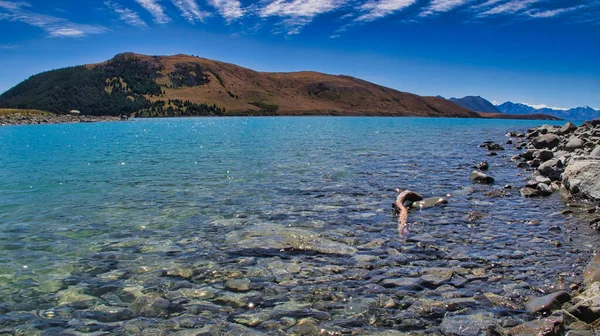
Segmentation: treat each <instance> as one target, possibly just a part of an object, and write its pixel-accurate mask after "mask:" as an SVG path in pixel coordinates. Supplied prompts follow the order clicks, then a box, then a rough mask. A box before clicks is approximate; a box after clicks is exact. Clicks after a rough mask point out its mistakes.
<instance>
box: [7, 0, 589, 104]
mask: <svg viewBox="0 0 600 336" xmlns="http://www.w3.org/2000/svg"><path fill="white" fill-rule="evenodd" d="M122 52H136V53H142V54H148V55H173V54H190V55H196V56H200V57H205V58H210V59H215V60H219V61H224V62H229V63H234V64H237V65H240V66H244V67H247V68H251V69H254V70H258V71H272V72H287V71H302V70H313V71H320V72H325V73H329V74H344V75H350V76H354V77H358V78H362V79H365V80H368V81H371V82H374V83H377V84H381V85H385V86H388V87H391V88H394V89H397V90H400V91H405V92H412V93H416V94H419V95H427V96H435V95H441V96H444V97H446V98H449V97H463V96H467V95H475V96H477V95H479V96H482V97H484V98H486V99H488V100H490V101H493V102H496V103H502V102H505V101H513V102H521V103H526V104H530V105H535V106H549V107H558V108H570V107H576V106H591V107H593V108H596V109H600V0H587V1H583V0H253V1H250V0H85V1H83V0H79V1H75V0H24V1H19V0H16V1H15V0H0V92H4V91H6V90H8V89H10V88H11V87H13V86H15V85H16V84H18V83H19V82H21V81H23V80H25V79H27V78H28V77H29V76H32V75H34V74H36V73H39V72H42V71H47V70H52V69H57V68H62V67H67V66H74V65H81V64H90V63H98V62H102V61H105V60H108V59H110V58H112V57H113V56H114V55H116V54H118V53H122Z"/></svg>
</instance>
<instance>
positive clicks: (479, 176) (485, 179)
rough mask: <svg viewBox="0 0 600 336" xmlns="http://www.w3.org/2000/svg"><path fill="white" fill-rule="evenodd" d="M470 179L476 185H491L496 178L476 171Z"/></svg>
mask: <svg viewBox="0 0 600 336" xmlns="http://www.w3.org/2000/svg"><path fill="white" fill-rule="evenodd" d="M469 179H470V180H471V181H472V182H475V183H483V184H491V183H494V178H493V177H491V176H488V175H486V174H484V173H481V172H478V171H476V170H474V171H473V172H472V173H471V175H470V176H469Z"/></svg>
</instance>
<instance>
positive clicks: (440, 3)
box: [419, 0, 494, 16]
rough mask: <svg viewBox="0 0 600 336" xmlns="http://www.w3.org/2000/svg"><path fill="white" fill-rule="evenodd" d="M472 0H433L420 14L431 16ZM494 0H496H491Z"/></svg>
mask: <svg viewBox="0 0 600 336" xmlns="http://www.w3.org/2000/svg"><path fill="white" fill-rule="evenodd" d="M471 1H472V0H433V1H431V4H429V6H428V7H427V8H425V10H423V12H421V14H419V16H429V15H433V14H435V13H443V12H449V11H451V10H453V9H455V8H458V7H460V6H462V5H465V4H467V3H469V2H471ZM490 1H494V0H490Z"/></svg>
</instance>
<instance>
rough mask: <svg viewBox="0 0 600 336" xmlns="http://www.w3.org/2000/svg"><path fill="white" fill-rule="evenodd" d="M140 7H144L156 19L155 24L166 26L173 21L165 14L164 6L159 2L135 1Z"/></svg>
mask: <svg viewBox="0 0 600 336" xmlns="http://www.w3.org/2000/svg"><path fill="white" fill-rule="evenodd" d="M135 2H137V3H138V4H140V6H142V7H144V9H145V10H147V11H148V12H150V14H151V15H152V17H153V18H154V22H156V23H159V24H165V23H168V22H169V21H171V18H170V17H168V16H167V14H165V9H164V8H163V6H161V5H159V4H158V0H135Z"/></svg>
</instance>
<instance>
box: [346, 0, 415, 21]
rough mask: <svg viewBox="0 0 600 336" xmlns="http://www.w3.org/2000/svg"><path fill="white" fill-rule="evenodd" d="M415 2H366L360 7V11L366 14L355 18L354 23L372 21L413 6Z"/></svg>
mask: <svg viewBox="0 0 600 336" xmlns="http://www.w3.org/2000/svg"><path fill="white" fill-rule="evenodd" d="M415 2H416V0H379V1H373V0H371V1H368V2H367V3H365V4H363V5H362V6H360V10H361V11H363V12H366V13H364V14H362V15H360V16H358V17H357V18H356V21H367V22H368V21H374V20H377V19H379V18H382V17H384V16H387V15H390V14H392V13H394V12H397V11H401V10H403V9H404V8H406V7H408V6H410V5H412V4H414V3H415Z"/></svg>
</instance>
